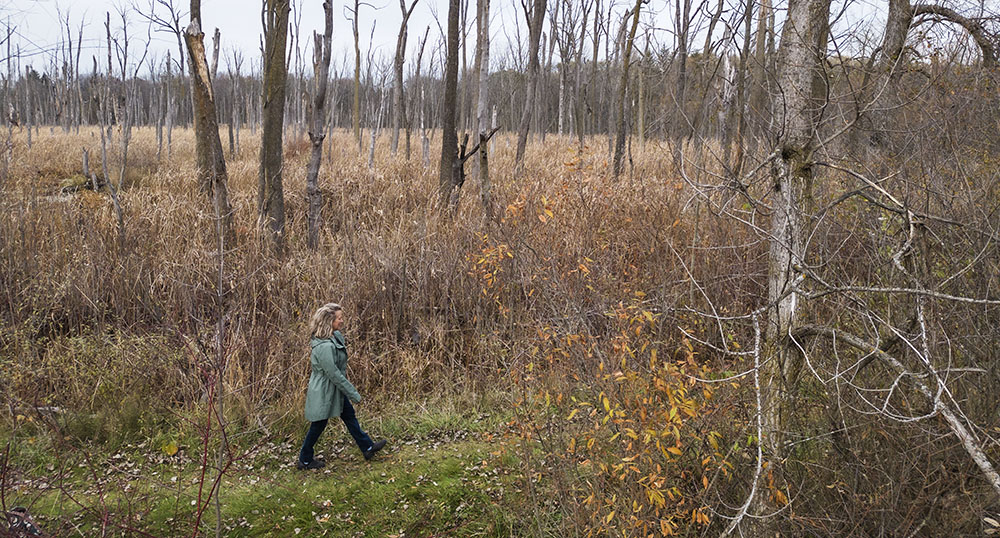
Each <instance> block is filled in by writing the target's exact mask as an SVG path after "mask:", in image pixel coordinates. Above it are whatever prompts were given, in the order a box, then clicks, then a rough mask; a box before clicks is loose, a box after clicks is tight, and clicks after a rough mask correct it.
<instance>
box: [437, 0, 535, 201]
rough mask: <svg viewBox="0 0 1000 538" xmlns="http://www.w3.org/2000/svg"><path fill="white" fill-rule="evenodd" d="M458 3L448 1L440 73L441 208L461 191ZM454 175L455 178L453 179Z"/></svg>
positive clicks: (456, 197)
mask: <svg viewBox="0 0 1000 538" xmlns="http://www.w3.org/2000/svg"><path fill="white" fill-rule="evenodd" d="M542 1H544V0H542ZM460 9H461V6H460V5H459V0H449V1H448V45H447V57H446V60H445V70H444V102H443V105H442V108H441V129H442V133H441V161H440V166H439V171H438V176H439V182H438V185H439V187H438V188H439V192H440V197H441V206H442V208H443V207H444V206H445V205H450V204H453V203H457V199H458V196H457V190H458V189H460V188H461V186H462V184H461V179H462V178H461V169H460V168H459V166H460V165H459V163H458V157H459V155H458V133H457V132H456V130H455V129H456V128H455V116H456V113H457V105H458V99H457V98H458V96H457V93H458V17H459V10H460ZM456 173H458V174H459V176H458V177H457V178H456Z"/></svg>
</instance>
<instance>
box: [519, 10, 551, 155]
mask: <svg viewBox="0 0 1000 538" xmlns="http://www.w3.org/2000/svg"><path fill="white" fill-rule="evenodd" d="M529 2H530V3H531V7H530V8H529V6H528V3H529ZM521 6H522V7H523V8H524V18H525V19H526V20H527V21H528V73H527V78H526V79H525V84H524V109H523V111H522V113H521V124H520V128H519V129H518V131H517V152H516V153H515V156H514V162H515V163H517V165H518V166H520V165H521V161H523V160H524V151H525V148H526V146H527V144H528V129H529V127H530V126H531V114H532V112H533V111H534V110H535V94H536V93H537V92H538V79H539V77H538V71H539V59H538V47H539V42H540V41H541V38H542V24H543V23H544V22H545V0H523V1H522V2H521Z"/></svg>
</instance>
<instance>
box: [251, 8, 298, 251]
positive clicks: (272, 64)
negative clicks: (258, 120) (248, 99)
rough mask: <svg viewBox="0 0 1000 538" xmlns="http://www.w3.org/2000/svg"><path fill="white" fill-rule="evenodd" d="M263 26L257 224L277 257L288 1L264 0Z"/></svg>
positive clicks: (281, 224) (281, 242) (281, 220)
mask: <svg viewBox="0 0 1000 538" xmlns="http://www.w3.org/2000/svg"><path fill="white" fill-rule="evenodd" d="M265 7H266V10H265V14H264V15H265V28H264V36H265V37H264V87H263V92H262V96H261V106H262V107H263V113H262V115H263V128H262V133H261V146H260V170H259V174H258V176H259V179H258V186H259V190H258V196H257V212H258V217H259V218H260V225H261V226H263V227H264V228H265V229H266V230H267V231H268V232H270V238H271V244H272V246H273V247H274V251H275V253H276V254H278V255H279V256H280V255H282V254H283V253H284V246H285V238H284V232H285V196H284V190H283V187H282V170H281V168H282V165H283V162H282V148H283V146H282V142H283V127H284V123H285V85H286V84H285V83H286V81H287V79H288V69H287V66H286V65H285V45H286V40H287V38H288V14H289V11H290V10H291V6H290V4H289V0H267V3H266V4H265Z"/></svg>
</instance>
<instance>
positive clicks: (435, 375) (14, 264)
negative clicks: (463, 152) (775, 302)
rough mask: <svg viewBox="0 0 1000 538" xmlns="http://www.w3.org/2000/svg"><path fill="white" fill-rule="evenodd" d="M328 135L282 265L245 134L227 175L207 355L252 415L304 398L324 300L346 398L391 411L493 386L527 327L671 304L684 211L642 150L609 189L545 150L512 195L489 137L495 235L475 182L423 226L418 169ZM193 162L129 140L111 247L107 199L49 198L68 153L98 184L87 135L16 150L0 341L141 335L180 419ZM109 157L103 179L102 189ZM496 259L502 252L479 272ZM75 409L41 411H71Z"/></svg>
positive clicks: (654, 153) (428, 176) (1, 222)
mask: <svg viewBox="0 0 1000 538" xmlns="http://www.w3.org/2000/svg"><path fill="white" fill-rule="evenodd" d="M334 137H335V139H334V143H333V154H332V155H328V156H327V159H326V160H325V162H324V165H323V169H322V170H321V177H320V186H321V189H322V191H323V195H324V208H323V226H322V231H321V241H320V247H319V248H318V249H317V250H316V251H314V252H311V251H309V250H308V249H307V248H306V246H305V235H306V230H305V202H304V193H305V168H306V167H305V162H306V160H307V158H308V152H307V151H305V150H303V148H302V147H300V146H302V144H298V143H295V142H291V143H290V144H289V147H290V148H291V149H290V150H289V151H288V156H287V157H286V165H285V170H286V172H285V175H284V187H285V199H286V212H287V216H286V218H287V232H286V236H287V242H288V255H287V257H286V258H285V259H281V260H277V259H273V258H272V257H271V256H269V255H268V254H267V250H266V249H265V248H264V247H263V246H262V242H261V239H260V235H259V233H258V231H257V227H256V196H257V157H256V156H257V152H258V148H257V147H255V146H253V145H252V143H253V140H254V137H252V136H251V135H250V133H249V132H247V133H244V134H243V136H242V137H241V139H242V140H243V142H244V143H243V147H242V148H241V150H240V152H239V153H238V155H236V156H235V158H233V157H230V158H229V159H228V163H227V164H228V169H229V174H230V191H231V197H232V202H233V206H234V211H235V217H234V228H235V230H236V236H237V243H236V244H235V245H227V252H226V256H225V259H224V269H223V270H224V274H225V275H226V276H225V278H226V280H228V283H227V284H228V286H230V287H231V289H230V291H229V295H228V296H227V298H226V301H225V305H226V319H227V322H228V324H229V327H230V332H229V335H228V338H227V340H226V344H225V346H226V350H227V353H228V354H229V355H228V357H229V364H230V365H231V367H230V369H229V370H228V375H229V376H230V378H229V381H230V384H231V385H232V387H233V388H234V389H236V390H239V391H241V394H245V395H246V398H247V400H248V401H249V402H255V404H254V405H253V406H251V407H254V406H256V405H258V404H259V405H263V404H264V403H265V402H272V403H273V401H274V400H275V399H278V400H289V399H290V400H293V401H285V404H288V405H292V404H293V403H294V400H297V399H298V398H300V395H299V393H300V392H301V391H300V388H301V384H302V383H301V380H302V376H303V375H304V372H305V371H306V369H307V366H306V360H305V357H306V355H307V353H306V347H305V343H304V335H303V326H304V320H305V318H306V317H307V316H308V314H309V313H310V312H311V311H312V309H314V308H315V307H316V305H318V304H321V303H322V302H324V301H328V300H337V301H340V302H342V303H344V304H345V305H346V307H347V309H348V312H349V313H350V316H349V320H350V322H351V324H352V325H353V327H351V328H350V329H349V334H350V335H351V337H352V339H353V342H352V351H353V353H354V357H355V359H354V360H353V362H352V368H353V369H354V371H355V373H354V375H355V376H356V377H357V378H358V379H359V382H360V383H361V384H362V385H363V386H366V387H371V388H374V387H379V389H377V390H379V391H380V392H381V391H383V390H384V391H385V392H386V393H387V394H393V395H394V397H400V398H406V397H408V396H410V395H412V394H420V393H422V392H425V391H427V390H432V389H434V388H435V386H436V385H437V384H440V383H445V384H447V383H450V382H452V381H453V380H456V379H466V380H472V381H473V382H478V383H491V382H492V381H493V380H494V379H495V377H496V374H497V371H498V370H500V371H503V370H504V369H506V368H510V367H511V365H512V364H514V363H515V362H516V361H517V360H518V355H519V354H523V351H524V348H523V347H522V346H519V345H517V344H516V343H517V342H518V341H521V340H524V339H525V338H531V337H532V335H533V334H534V330H535V327H536V326H537V325H538V324H555V325H559V326H562V327H564V328H565V329H566V330H567V331H569V332H578V331H581V330H583V331H588V332H597V333H599V332H600V331H601V330H602V325H603V324H604V321H602V320H603V318H604V316H605V314H606V313H608V312H609V311H610V310H611V308H612V307H613V306H614V305H616V304H617V303H618V302H619V301H621V300H622V299H623V298H627V297H630V296H632V294H633V293H634V292H636V291H643V292H646V293H650V294H651V295H650V297H649V302H650V304H651V305H654V306H657V307H660V306H663V305H664V304H666V303H673V302H674V301H676V298H677V297H678V296H680V295H686V294H687V293H688V291H689V290H688V288H687V286H685V285H684V281H685V280H686V275H685V274H684V272H683V271H682V270H681V269H680V264H679V262H680V258H679V257H678V256H677V255H676V253H675V252H674V251H673V249H675V248H676V249H677V250H678V251H680V249H682V248H683V246H684V245H685V244H687V243H689V242H690V239H688V235H689V234H688V232H687V230H688V229H689V228H690V223H687V222H686V221H687V220H689V219H685V218H684V215H683V214H682V212H683V211H684V209H683V207H684V204H685V201H686V200H687V198H689V197H690V192H688V191H687V190H686V188H685V187H684V184H683V183H682V181H681V180H680V179H679V178H677V177H673V176H672V174H671V172H670V170H671V166H670V164H669V156H668V154H667V152H666V151H665V150H663V149H662V148H660V147H658V146H657V145H656V144H653V143H650V144H648V145H647V147H646V150H645V152H643V153H641V154H637V155H636V156H635V166H634V172H633V174H632V175H631V176H630V177H626V178H625V179H623V180H622V181H620V182H614V181H612V180H610V179H608V178H607V159H606V158H605V157H606V156H605V154H604V151H603V150H604V148H606V146H605V141H604V140H602V139H594V140H590V141H589V143H590V146H588V148H587V150H586V152H585V153H584V154H583V156H582V158H580V157H579V156H578V153H577V149H576V146H575V143H574V142H573V141H571V140H570V139H568V138H564V139H559V138H557V137H555V136H549V137H547V139H546V141H545V142H544V143H542V144H538V143H535V144H533V145H532V146H531V147H530V150H529V160H528V162H527V166H526V168H525V171H524V175H523V177H522V178H521V179H515V178H513V176H512V170H513V166H512V155H513V146H514V143H513V142H514V141H513V139H511V138H510V137H499V138H498V139H497V141H496V145H495V147H494V158H493V159H492V161H491V168H492V178H493V182H494V187H493V189H494V196H495V199H496V203H497V207H498V208H499V214H500V215H501V218H499V219H498V221H497V222H488V221H486V219H484V217H483V214H484V213H483V210H482V208H481V207H480V205H479V202H478V199H479V196H478V186H477V185H475V178H474V177H473V176H472V175H471V174H470V179H469V181H468V182H467V184H466V186H465V190H464V191H463V194H462V198H461V204H460V207H459V209H458V211H457V213H456V214H455V215H454V217H453V218H448V217H447V216H442V214H441V212H440V211H439V210H438V207H437V187H436V183H437V173H436V166H435V165H431V166H424V165H423V163H422V162H421V160H420V158H419V155H418V154H417V153H416V152H415V154H414V156H413V158H411V159H410V160H406V159H405V158H403V157H401V156H400V157H392V156H391V155H389V151H388V137H386V136H382V137H380V141H379V145H378V147H377V151H376V156H377V158H376V161H375V165H374V167H373V168H372V169H369V168H368V167H367V166H366V165H365V164H366V157H367V155H365V156H364V157H359V156H357V155H356V154H355V152H354V151H353V148H354V147H355V146H353V144H352V143H351V140H350V136H349V134H346V133H335V134H334ZM192 144H193V136H192V133H190V132H185V131H177V132H175V133H174V136H173V147H172V148H171V155H170V158H169V159H168V158H167V157H166V154H167V151H166V148H164V149H163V152H162V154H163V158H162V160H161V161H159V162H157V160H156V155H157V148H156V142H155V137H154V133H153V131H152V129H139V130H137V131H136V133H135V134H134V137H133V143H132V145H131V147H130V149H129V171H128V172H127V174H126V180H125V184H124V188H123V191H122V193H121V200H122V207H123V213H124V219H125V226H124V230H125V239H124V241H119V238H118V231H117V227H116V224H115V217H114V211H113V207H112V204H111V200H110V197H109V196H108V195H107V194H106V193H105V192H101V193H94V192H92V191H89V190H81V191H79V192H76V193H70V194H60V192H59V185H60V181H61V180H62V179H63V178H66V177H71V176H73V175H75V174H78V173H79V170H80V161H81V148H84V147H85V148H88V150H89V152H90V155H91V166H92V167H93V168H94V169H96V170H98V172H99V171H100V149H99V136H98V134H97V131H96V129H94V128H83V129H81V132H80V134H78V135H76V134H64V133H62V132H61V131H60V130H58V129H57V130H56V131H55V133H54V134H49V133H47V132H46V129H44V128H43V129H42V130H41V133H40V134H39V135H37V136H36V137H35V139H34V144H33V146H32V147H31V148H30V149H29V148H27V147H26V138H25V136H24V134H23V133H16V134H15V139H14V150H13V151H14V154H13V155H14V157H13V167H12V170H11V175H10V178H11V179H9V180H8V182H7V184H6V185H5V186H4V191H5V196H4V205H5V206H6V208H5V211H4V217H3V218H2V219H0V231H2V236H3V240H2V241H3V243H2V252H3V254H4V259H3V262H2V267H0V269H2V279H3V284H4V289H5V290H6V292H5V294H4V296H3V309H2V310H3V316H4V318H5V323H4V325H5V327H6V328H5V330H4V341H5V343H8V345H9V344H12V343H17V345H18V346H21V348H22V349H29V348H30V349H35V350H41V351H39V352H38V353H37V355H39V356H41V357H46V356H48V355H49V352H48V351H47V350H50V349H58V347H59V346H60V345H62V344H60V342H64V341H65V340H66V339H68V338H73V337H76V336H78V335H81V334H92V335H95V338H105V337H107V338H120V337H123V336H126V335H127V336H130V337H131V336H139V337H142V336H144V335H156V337H157V338H159V339H161V340H159V341H162V342H164V346H166V347H167V348H170V349H173V350H175V351H176V353H174V355H176V356H177V357H181V358H178V359H175V360H173V361H172V362H171V361H166V363H164V364H162V367H163V368H164V371H169V372H175V373H176V372H180V373H179V374H178V375H181V378H186V377H190V378H191V379H190V380H189V382H188V383H186V384H184V383H182V384H181V386H184V387H186V388H185V389H184V390H183V391H182V395H181V397H180V398H179V399H181V400H189V399H192V398H196V397H197V395H198V394H199V389H198V388H197V387H198V386H199V383H198V382H197V379H196V378H197V375H196V374H197V372H198V371H199V370H198V364H200V363H201V362H203V361H204V360H206V357H205V356H201V355H202V354H203V353H207V354H208V356H211V351H210V348H211V342H212V336H213V331H214V320H215V317H216V310H215V305H216V302H215V295H216V286H217V271H218V257H217V255H216V251H215V250H216V249H215V237H214V220H213V215H212V213H211V209H210V206H209V205H208V204H207V202H206V200H205V199H204V198H203V197H202V195H200V194H199V192H198V190H197V188H196V187H195V179H194V175H195V174H194V169H193V160H194V159H193V145H192ZM415 146H417V144H415ZM116 148H117V146H116V145H115V144H112V145H111V146H110V150H111V151H109V153H110V154H111V155H110V156H109V160H110V168H111V169H112V171H113V172H112V180H113V181H116V182H117V172H115V171H116V170H117V169H118V167H119V164H118V163H117V161H116V155H117V151H116ZM436 151H437V150H436V149H434V148H433V147H432V151H431V162H436V160H437V159H436V157H435V152H436ZM550 215H551V216H550ZM497 249H500V250H502V251H503V252H504V253H505V254H504V255H503V256H500V257H497V256H496V253H497V252H498V250H497ZM486 273H490V277H489V279H488V280H486V279H484V276H485V274H486ZM112 335H114V336H112ZM32 342H33V343H32ZM192 342H194V345H193V346H192V345H191V343H192ZM199 342H200V343H201V344H202V345H203V346H204V347H202V348H199V347H198V343H199ZM25 359H26V357H24V356H20V357H19V359H18V360H17V361H16V362H15V367H16V368H17V369H19V370H21V369H23V371H22V372H21V375H19V376H16V379H19V380H22V381H23V384H19V385H18V386H16V387H14V388H15V391H14V394H18V395H19V396H20V397H22V398H28V399H30V398H32V397H34V396H33V395H35V394H37V392H36V389H35V387H37V386H38V385H37V383H38V382H39V381H40V380H41V379H42V374H41V372H42V370H39V369H37V368H35V366H36V360H37V358H36V359H32V360H25ZM53 360H56V359H55V358H54V359H53ZM121 375H124V372H122V373H121ZM150 389H151V390H161V391H162V390H174V389H173V388H171V389H167V388H165V387H164V386H162V385H155V386H152V387H150ZM72 394H76V392H75V391H68V392H64V391H59V392H56V393H54V394H48V395H46V397H49V398H51V399H53V400H56V401H62V403H63V404H65V405H78V404H80V403H82V402H79V401H75V399H74V398H70V396H71V395H72Z"/></svg>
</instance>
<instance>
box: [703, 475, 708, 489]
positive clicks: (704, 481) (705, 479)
mask: <svg viewBox="0 0 1000 538" xmlns="http://www.w3.org/2000/svg"><path fill="white" fill-rule="evenodd" d="M701 485H703V486H705V489H708V477H707V476H705V475H701Z"/></svg>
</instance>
